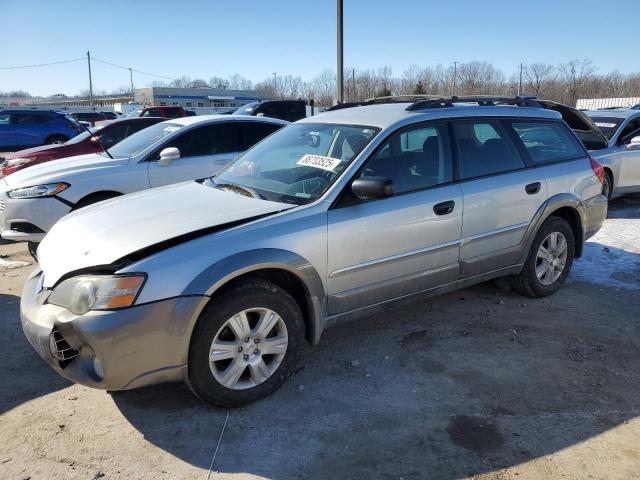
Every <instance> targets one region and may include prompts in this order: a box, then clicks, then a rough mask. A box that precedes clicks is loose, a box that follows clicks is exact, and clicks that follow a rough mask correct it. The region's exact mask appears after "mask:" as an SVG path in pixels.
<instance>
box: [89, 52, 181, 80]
mask: <svg viewBox="0 0 640 480" xmlns="http://www.w3.org/2000/svg"><path fill="white" fill-rule="evenodd" d="M91 58H92V59H93V60H95V61H96V62H100V63H104V64H106V65H111V66H112V67H116V68H121V69H123V70H133V71H134V72H136V73H140V74H142V75H149V76H150V77H158V78H164V79H165V80H173V78H170V77H165V76H164V75H156V74H155V73H148V72H143V71H141V70H136V69H135V68H130V67H125V66H124V65H118V64H117V63H113V62H107V61H106V60H101V59H99V58H96V57H91Z"/></svg>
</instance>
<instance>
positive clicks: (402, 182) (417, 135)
mask: <svg viewBox="0 0 640 480" xmlns="http://www.w3.org/2000/svg"><path fill="white" fill-rule="evenodd" d="M360 176H361V177H368V176H375V177H385V178H389V179H390V180H391V181H392V182H393V186H394V194H399V193H405V192H412V191H415V190H422V189H425V188H429V187H434V186H436V185H440V184H443V183H449V182H451V181H453V160H452V156H451V142H450V139H449V130H448V128H447V125H446V124H437V125H429V126H419V127H414V128H412V129H410V130H404V131H402V132H401V133H396V134H394V135H393V136H392V137H391V138H390V139H389V140H387V142H386V143H385V144H384V145H383V147H382V148H381V149H380V150H379V151H378V153H376V155H375V156H374V157H372V158H371V159H369V160H368V162H367V164H366V165H365V167H364V170H363V171H362V173H361V175H360Z"/></svg>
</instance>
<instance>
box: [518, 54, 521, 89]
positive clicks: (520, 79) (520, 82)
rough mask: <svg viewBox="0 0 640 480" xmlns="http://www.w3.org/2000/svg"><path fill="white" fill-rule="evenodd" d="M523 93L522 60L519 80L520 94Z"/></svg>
mask: <svg viewBox="0 0 640 480" xmlns="http://www.w3.org/2000/svg"><path fill="white" fill-rule="evenodd" d="M520 95H522V62H520V81H519V82H518V96H520Z"/></svg>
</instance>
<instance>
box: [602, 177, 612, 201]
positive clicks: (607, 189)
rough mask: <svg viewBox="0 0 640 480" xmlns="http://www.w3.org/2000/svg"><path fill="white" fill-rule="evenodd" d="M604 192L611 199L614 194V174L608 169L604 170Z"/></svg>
mask: <svg viewBox="0 0 640 480" xmlns="http://www.w3.org/2000/svg"><path fill="white" fill-rule="evenodd" d="M602 194H603V195H604V196H605V197H607V200H611V196H612V195H613V176H612V175H611V173H609V172H608V171H607V170H605V172H604V183H603V184H602Z"/></svg>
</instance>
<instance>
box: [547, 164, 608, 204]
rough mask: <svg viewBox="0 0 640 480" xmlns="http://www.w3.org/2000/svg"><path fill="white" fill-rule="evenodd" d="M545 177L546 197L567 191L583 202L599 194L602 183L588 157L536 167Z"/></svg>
mask: <svg viewBox="0 0 640 480" xmlns="http://www.w3.org/2000/svg"><path fill="white" fill-rule="evenodd" d="M538 169H539V170H540V172H542V174H543V175H544V177H545V178H546V179H547V189H548V192H549V195H548V197H549V198H552V197H553V196H554V195H559V194H564V193H568V194H570V195H573V196H575V197H576V198H577V199H578V200H579V201H581V202H583V201H585V200H588V199H590V198H593V197H595V196H597V195H599V194H600V193H601V192H602V184H601V183H600V180H598V177H596V175H595V174H594V173H593V170H592V169H591V163H590V161H589V157H586V156H585V157H584V158H580V159H578V160H571V161H569V162H562V163H556V164H551V165H544V166H541V167H538Z"/></svg>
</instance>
